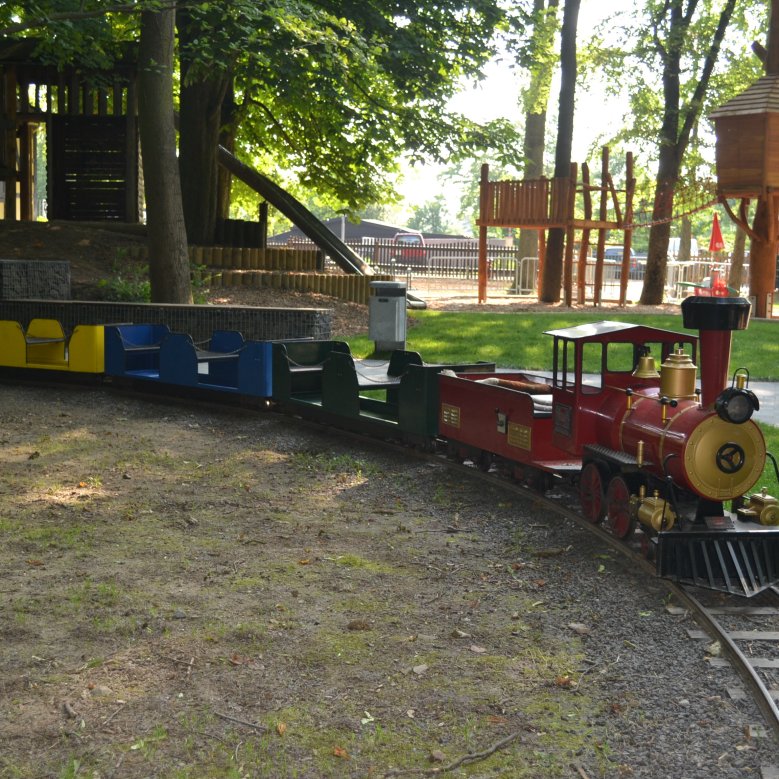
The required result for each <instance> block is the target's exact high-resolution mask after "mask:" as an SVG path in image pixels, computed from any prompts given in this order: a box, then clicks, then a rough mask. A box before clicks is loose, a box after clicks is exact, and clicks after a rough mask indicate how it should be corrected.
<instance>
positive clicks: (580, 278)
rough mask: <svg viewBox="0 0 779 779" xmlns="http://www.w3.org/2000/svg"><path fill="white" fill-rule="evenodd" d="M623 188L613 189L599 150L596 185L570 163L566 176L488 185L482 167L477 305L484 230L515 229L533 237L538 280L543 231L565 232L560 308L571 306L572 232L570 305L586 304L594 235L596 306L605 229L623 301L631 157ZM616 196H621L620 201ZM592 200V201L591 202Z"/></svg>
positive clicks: (483, 279)
mask: <svg viewBox="0 0 779 779" xmlns="http://www.w3.org/2000/svg"><path fill="white" fill-rule="evenodd" d="M625 170H626V186H625V189H624V190H618V189H617V188H616V187H615V186H614V181H613V179H612V177H611V173H610V172H609V150H608V148H606V147H603V149H602V150H601V183H600V184H594V183H592V182H591V179H590V170H589V166H588V165H587V163H586V162H585V163H583V164H582V165H581V181H580V182H579V181H578V178H579V166H577V165H576V163H573V164H572V165H571V168H570V175H569V176H568V177H557V178H551V179H548V178H540V179H527V180H522V181H490V180H489V166H488V165H487V164H485V165H482V169H481V182H480V198H479V219H478V220H477V224H478V225H479V291H478V299H479V302H480V303H484V302H486V300H487V230H488V228H490V227H518V228H520V229H524V230H536V231H537V232H538V239H539V240H538V262H539V268H538V276H539V278H541V276H542V275H543V268H544V262H545V250H546V231H547V230H550V229H552V228H559V229H562V230H564V231H565V251H564V257H563V298H564V302H565V304H566V305H568V306H570V305H572V304H573V302H574V249H575V237H576V231H577V230H579V231H581V241H580V243H579V253H578V258H577V262H576V266H575V268H576V273H575V286H576V302H577V303H579V304H583V303H585V302H587V301H586V289H587V259H588V256H589V251H590V239H591V235H592V232H593V231H595V232H596V234H597V241H596V264H595V271H594V280H593V284H592V286H593V297H592V302H593V303H594V304H595V305H600V303H601V302H602V289H603V267H604V262H603V261H604V256H605V248H606V236H607V233H608V232H609V231H610V230H619V231H621V232H622V235H623V239H622V265H621V270H620V287H619V304H620V305H621V306H624V305H625V303H626V301H627V285H628V276H629V271H630V254H631V253H630V249H631V241H632V226H631V221H632V215H633V195H634V192H635V179H634V177H633V155H632V154H631V153H630V152H628V154H627V155H626V168H625ZM619 195H623V196H624V198H623V201H622V202H620V199H619ZM577 196H581V206H582V211H583V216H582V217H577V216H576V206H577ZM594 201H595V202H594Z"/></svg>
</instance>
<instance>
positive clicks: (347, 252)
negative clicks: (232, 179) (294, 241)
mask: <svg viewBox="0 0 779 779" xmlns="http://www.w3.org/2000/svg"><path fill="white" fill-rule="evenodd" d="M218 160H219V164H220V165H222V166H223V167H225V168H227V170H229V171H230V173H232V174H233V175H234V176H236V177H237V178H239V179H240V180H241V181H243V182H244V184H246V185H247V186H249V187H251V188H252V189H253V190H254V191H255V192H258V193H259V194H260V195H262V196H263V197H264V198H265V199H266V200H267V201H268V202H269V203H270V204H271V205H272V206H274V208H278V210H279V211H281V213H282V214H284V216H286V217H287V219H289V220H290V221H291V222H292V223H293V224H295V225H297V226H298V227H299V228H300V229H301V230H302V231H303V233H304V235H305V236H306V237H307V238H309V239H310V240H311V241H313V242H314V243H315V244H316V245H317V246H318V247H319V248H320V249H321V250H322V251H323V252H325V253H326V254H327V255H328V257H330V259H331V260H333V262H335V263H336V265H338V267H339V268H341V270H343V271H345V272H346V273H357V274H359V275H361V276H373V268H371V266H370V265H368V264H367V263H366V262H365V260H363V259H362V257H360V256H359V255H358V254H357V253H356V252H354V251H352V250H351V249H350V248H349V247H348V246H347V245H346V244H345V243H344V242H343V241H342V240H341V239H340V238H339V237H338V236H337V235H335V233H333V232H332V231H331V230H329V229H328V228H327V227H326V226H325V225H323V224H322V222H321V221H320V220H319V219H317V217H315V216H314V215H313V214H312V213H311V212H310V211H309V210H308V209H307V208H306V207H305V206H304V205H303V204H302V203H301V202H300V201H299V200H297V198H294V197H292V195H290V194H289V192H287V191H285V190H284V189H282V188H281V187H280V186H279V185H278V184H275V183H274V182H273V181H271V180H270V179H269V178H268V177H267V176H264V175H263V174H262V173H259V172H258V171H256V170H252V168H250V167H248V166H247V165H244V164H243V163H242V162H241V161H240V160H239V159H238V158H237V157H236V156H235V155H234V154H231V153H230V152H229V151H227V149H225V147H224V146H219V149H218ZM406 298H407V300H408V304H409V307H410V308H425V307H426V304H425V302H424V301H423V300H420V299H419V298H417V297H415V296H414V295H410V294H408V292H407V293H406Z"/></svg>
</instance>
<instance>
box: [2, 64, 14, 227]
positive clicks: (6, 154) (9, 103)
mask: <svg viewBox="0 0 779 779" xmlns="http://www.w3.org/2000/svg"><path fill="white" fill-rule="evenodd" d="M2 87H3V89H2V92H3V105H2V112H3V114H4V115H5V116H4V119H5V122H4V124H5V133H4V137H3V151H2V156H1V157H0V161H2V163H3V164H4V167H5V176H4V179H5V218H6V220H8V221H12V222H15V221H16V68H15V66H14V65H7V66H6V68H5V78H4V79H3V84H2Z"/></svg>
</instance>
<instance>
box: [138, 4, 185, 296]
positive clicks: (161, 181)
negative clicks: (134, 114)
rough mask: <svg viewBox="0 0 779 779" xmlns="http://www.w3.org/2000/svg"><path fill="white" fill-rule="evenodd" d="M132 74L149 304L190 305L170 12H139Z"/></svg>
mask: <svg viewBox="0 0 779 779" xmlns="http://www.w3.org/2000/svg"><path fill="white" fill-rule="evenodd" d="M138 72H139V75H138V84H139V89H138V126H139V130H140V136H141V149H142V150H143V178H144V185H145V189H146V209H147V216H146V221H147V229H148V236H149V238H148V243H149V280H150V282H151V299H152V302H154V303H191V302H192V286H191V283H190V276H189V254H188V250H187V234H186V230H185V228H184V213H183V210H182V206H181V182H180V180H179V168H178V161H177V159H176V130H175V127H174V123H173V11H172V10H170V11H158V12H152V11H144V12H143V13H142V14H141V35H140V44H139V49H138Z"/></svg>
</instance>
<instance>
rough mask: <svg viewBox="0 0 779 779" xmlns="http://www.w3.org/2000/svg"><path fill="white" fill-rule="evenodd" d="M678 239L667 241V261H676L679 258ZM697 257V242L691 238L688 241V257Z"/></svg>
mask: <svg viewBox="0 0 779 779" xmlns="http://www.w3.org/2000/svg"><path fill="white" fill-rule="evenodd" d="M680 240H681V239H680V238H671V240H670V241H668V259H669V260H676V259H678V258H679V242H680ZM697 256H698V242H697V241H696V240H695V238H692V239H691V240H690V257H697Z"/></svg>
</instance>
